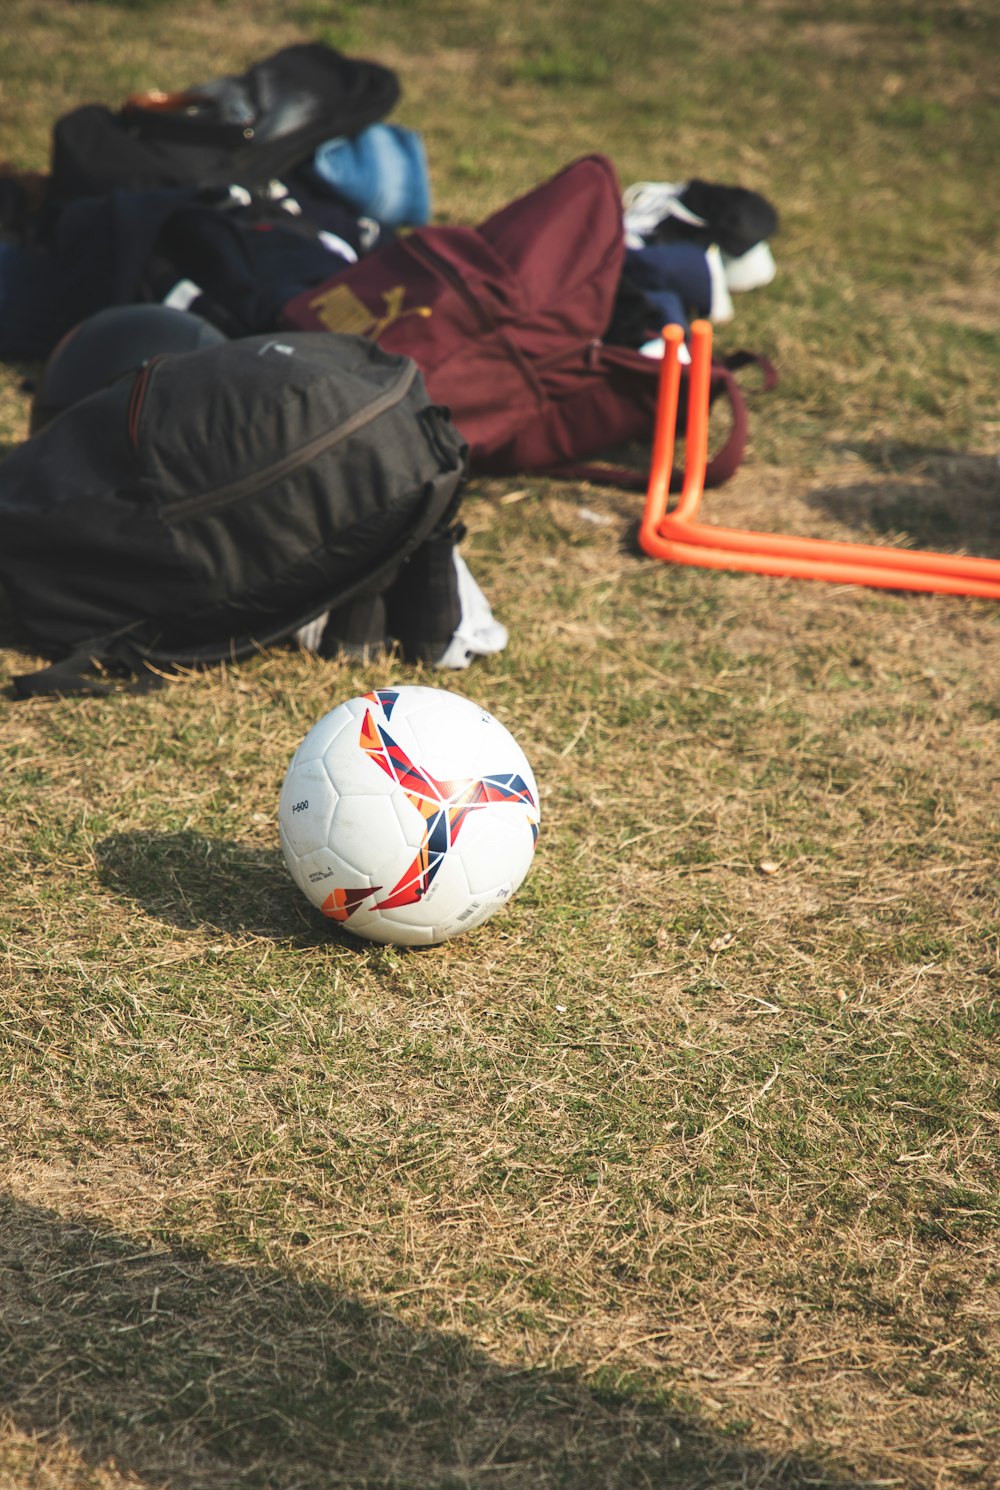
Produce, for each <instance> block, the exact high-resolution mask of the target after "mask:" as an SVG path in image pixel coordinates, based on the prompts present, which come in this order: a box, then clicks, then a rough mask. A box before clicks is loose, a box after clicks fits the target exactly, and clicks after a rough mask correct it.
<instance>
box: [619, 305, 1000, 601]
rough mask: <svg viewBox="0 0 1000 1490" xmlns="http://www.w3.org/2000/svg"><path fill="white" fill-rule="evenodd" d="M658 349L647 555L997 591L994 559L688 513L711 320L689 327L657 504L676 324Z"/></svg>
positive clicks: (841, 580) (704, 434)
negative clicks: (680, 476) (735, 524)
mask: <svg viewBox="0 0 1000 1490" xmlns="http://www.w3.org/2000/svg"><path fill="white" fill-rule="evenodd" d="M663 340H664V349H663V350H664V356H663V364H662V368H661V372H660V384H659V392H658V402H657V410H656V424H655V429H654V437H653V452H652V459H651V462H650V472H649V483H648V486H647V491H646V505H645V510H644V512H643V517H642V523H641V525H640V528H639V543H640V546H641V547H642V549H643V550H644V552H646V553H647V554H650V555H651V556H652V557H653V558H657V559H666V560H667V561H668V562H670V563H674V564H694V565H698V566H700V567H701V568H706V569H742V570H748V571H750V572H752V573H755V574H776V575H784V576H788V577H790V578H793V579H818V580H828V581H832V582H833V583H835V584H852V585H874V586H877V587H880V588H882V589H887V590H930V591H934V592H936V593H939V594H950V595H979V596H984V597H986V598H987V599H991V600H1000V560H998V559H977V558H971V557H968V556H966V555H964V554H943V553H926V552H925V553H921V552H920V551H919V550H917V549H908V548H893V547H890V546H888V545H886V546H884V547H883V546H880V545H878V544H869V543H840V542H837V541H835V540H832V539H826V538H794V537H785V536H783V535H781V534H778V533H756V532H751V531H749V530H746V529H742V528H724V527H718V526H716V525H714V524H709V523H702V522H699V521H698V520H697V517H698V509H699V507H700V505H701V499H702V495H703V492H704V484H705V465H706V462H707V458H708V394H709V376H710V372H711V359H712V326H711V323H710V322H709V321H695V322H693V323H692V326H691V370H690V382H689V386H688V414H687V426H686V431H685V445H686V455H685V470H684V482H683V485H682V488H681V494H680V498H679V500H678V503H677V505H676V507H675V508H674V509H673V511H671V512H668V511H667V503H668V499H669V493H670V473H671V470H672V468H673V460H674V441H675V438H676V427H677V402H678V395H679V393H680V377H681V367H680V360H679V351H680V347H681V344H682V343H683V340H684V333H683V331H682V329H681V328H680V327H679V326H665V327H664V329H663Z"/></svg>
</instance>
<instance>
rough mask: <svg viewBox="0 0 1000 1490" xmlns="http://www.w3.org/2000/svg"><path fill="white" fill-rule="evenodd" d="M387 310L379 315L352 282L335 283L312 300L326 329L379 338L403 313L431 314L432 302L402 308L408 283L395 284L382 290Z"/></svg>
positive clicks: (312, 305) (409, 314)
mask: <svg viewBox="0 0 1000 1490" xmlns="http://www.w3.org/2000/svg"><path fill="white" fill-rule="evenodd" d="M382 299H383V301H384V303H385V311H384V313H383V314H382V315H381V316H379V315H376V314H375V312H374V311H371V310H369V309H368V307H367V305H365V303H364V301H363V300H359V299H358V297H357V295H355V293H354V291H353V290H352V289H351V288H350V286H349V285H332V286H331V287H330V289H328V290H324V291H323V293H322V295H315V296H314V297H313V299H312V300H310V301H309V308H310V310H314V311H315V312H316V317H317V320H318V321H319V322H320V324H321V325H323V326H325V327H326V329H327V331H342V332H344V333H346V334H347V335H348V336H368V337H371V339H372V340H373V341H378V339H379V337H380V336H381V335H382V333H383V331H385V330H386V328H387V327H389V326H391V325H392V324H393V322H394V321H399V320H401V319H402V318H403V316H429V315H430V314H431V308H430V306H429V305H411V306H409V307H408V308H407V309H406V310H404V309H403V302H404V301H405V299H406V286H405V285H393V287H392V289H391V290H383V291H382Z"/></svg>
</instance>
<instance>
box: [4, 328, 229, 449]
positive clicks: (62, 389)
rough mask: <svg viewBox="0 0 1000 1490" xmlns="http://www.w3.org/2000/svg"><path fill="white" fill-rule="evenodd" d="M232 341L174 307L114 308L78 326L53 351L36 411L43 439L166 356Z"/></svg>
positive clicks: (34, 424)
mask: <svg viewBox="0 0 1000 1490" xmlns="http://www.w3.org/2000/svg"><path fill="white" fill-rule="evenodd" d="M225 340H226V337H225V336H223V334H222V332H221V331H219V330H218V329H217V328H216V327H215V326H213V325H212V324H211V322H209V321H206V320H204V319H203V318H202V317H201V316H196V315H194V314H193V313H192V312H191V311H188V310H176V309H175V308H174V307H173V306H170V305H113V306H109V307H108V308H107V309H106V310H99V311H97V312H96V313H95V314H94V315H92V316H88V317H87V318H86V320H84V321H81V322H80V323H79V325H77V326H74V327H73V329H72V330H71V331H67V333H66V335H65V336H64V337H63V338H62V340H61V341H60V342H58V343H57V345H56V346H55V347H54V348H53V350H52V352H51V354H50V356H49V359H48V361H47V362H46V364H45V367H44V369H43V371H42V374H41V377H40V378H39V380H38V385H37V387H36V389H35V395H34V399H33V401H32V405H31V421H30V433H31V434H33V435H34V434H37V433H38V431H39V430H40V429H44V427H45V425H46V424H48V423H49V421H50V420H52V419H54V418H55V417H56V415H57V414H61V413H62V412H63V410H64V409H67V408H69V406H70V405H71V404H75V403H78V402H79V401H80V399H82V398H86V397H87V396H88V395H89V394H91V393H96V392H97V390H98V389H99V388H106V387H107V385H108V384H109V383H113V382H114V381H115V379H116V378H119V377H121V375H122V374H123V373H126V372H130V371H131V370H132V369H133V368H136V367H141V366H142V364H143V363H144V362H148V361H149V359H150V357H155V356H157V355H158V354H160V353H164V352H167V353H169V352H195V351H197V350H198V349H199V348H200V347H213V346H215V345H216V344H217V343H218V342H221V341H225Z"/></svg>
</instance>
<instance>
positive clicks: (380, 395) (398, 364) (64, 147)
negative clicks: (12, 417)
mask: <svg viewBox="0 0 1000 1490" xmlns="http://www.w3.org/2000/svg"><path fill="white" fill-rule="evenodd" d="M398 96H399V85H398V80H397V79H396V78H395V76H394V74H392V73H391V72H390V71H389V70H388V69H386V68H383V67H381V66H379V65H378V64H375V63H371V62H367V61H363V60H358V59H350V58H346V57H344V56H343V55H342V54H340V53H338V52H336V51H334V50H333V49H331V48H328V47H325V46H323V45H322V44H319V43H314V44H308V45H304V46H299V47H292V48H286V49H284V50H283V51H282V52H279V53H277V54H275V56H274V57H272V58H268V59H265V60H264V61H263V62H260V63H258V64H255V65H254V66H253V67H251V68H249V69H248V71H247V72H246V73H245V74H243V75H240V76H239V77H233V78H223V79H218V80H215V81H213V82H212V83H210V84H206V85H201V86H199V87H196V88H194V89H188V90H185V91H184V92H183V93H181V94H174V95H146V96H144V97H143V98H141V99H132V100H129V101H127V103H126V104H125V105H124V106H123V107H122V108H121V109H120V110H119V111H117V112H112V111H110V110H108V109H106V108H103V107H101V106H97V105H87V106H84V107H83V108H82V109H79V110H75V111H74V112H73V113H72V114H70V115H67V116H66V117H65V118H64V119H63V120H60V121H58V122H57V124H56V126H55V129H54V135H53V158H52V170H51V173H50V175H49V177H48V178H47V179H46V180H45V181H44V183H43V186H44V191H43V194H42V196H41V199H40V200H39V201H36V202H35V203H34V205H33V210H32V211H30V212H26V211H24V210H23V203H19V204H18V205H19V207H20V208H21V215H22V217H23V218H24V221H25V223H26V227H25V228H24V229H23V230H22V231H21V233H20V236H19V238H18V240H17V243H16V248H15V252H16V254H17V255H18V256H19V257H17V258H16V259H12V260H9V261H8V264H7V268H8V269H11V268H13V269H15V270H18V271H20V272H21V273H22V275H23V286H24V293H22V294H21V295H20V297H19V305H18V315H16V316H14V317H12V318H11V320H10V321H8V322H7V325H8V332H7V338H8V340H7V343H6V344H4V343H3V342H2V340H0V356H8V357H10V356H12V355H16V356H19V357H21V358H27V359H29V360H30V359H35V360H39V359H41V358H45V359H47V360H46V364H45V367H44V370H43V372H42V375H41V377H40V379H39V382H38V385H37V387H36V395H35V404H34V410H33V418H32V430H33V432H32V435H31V437H30V438H29V439H28V440H26V441H25V442H24V443H23V444H22V445H20V446H19V447H18V448H16V449H15V450H14V451H13V452H12V453H11V454H10V455H9V456H8V457H7V458H6V459H5V460H4V461H3V462H0V582H2V583H3V584H4V586H5V588H6V590H7V592H8V595H9V598H10V600H11V602H12V605H13V608H14V612H15V615H16V617H17V618H18V620H19V622H20V624H21V625H22V627H23V630H24V632H25V635H26V637H27V639H28V641H29V642H30V644H31V645H32V646H33V647H34V648H36V649H37V651H38V652H39V653H41V654H42V655H44V656H46V657H49V658H50V659H52V660H51V663H50V665H49V666H48V667H46V668H44V669H41V670H39V671H37V672H35V673H32V674H27V675H25V676H24V677H21V678H19V679H16V680H15V682H14V688H15V691H16V692H17V693H19V694H21V695H28V694H32V693H40V692H41V693H45V692H59V693H63V692H80V691H101V690H104V689H106V688H107V687H108V686H109V683H113V682H114V680H115V679H117V678H120V677H123V676H124V677H131V678H132V679H133V680H134V683H133V686H154V685H156V684H158V683H159V682H160V681H162V679H163V678H164V677H166V676H169V675H170V673H171V672H172V671H175V670H176V669H177V667H178V666H181V667H184V666H196V665H199V664H203V663H207V662H212V661H219V660H224V659H237V658H239V657H241V656H244V655H246V654H248V653H249V652H251V651H253V650H254V649H257V648H261V647H266V646H270V645H273V644H275V643H276V642H279V641H286V640H289V639H297V640H298V641H299V642H300V644H303V645H308V646H310V647H312V648H315V649H319V650H321V651H324V652H326V653H328V654H335V653H338V652H340V653H344V652H346V653H347V654H349V655H355V654H357V655H363V654H365V653H366V652H367V651H368V649H370V648H371V647H374V646H377V645H379V644H382V643H385V642H391V643H395V644H396V645H398V646H399V647H400V648H401V650H402V652H403V654H404V656H407V657H409V658H413V659H421V660H425V661H428V662H431V663H434V664H437V665H443V666H459V667H461V666H465V665H467V663H468V662H469V661H470V659H471V658H472V657H473V656H475V655H482V654H484V653H487V652H489V651H494V650H497V649H498V648H499V647H501V646H502V645H503V644H504V642H505V640H506V633H505V631H504V629H503V627H502V626H500V625H499V623H497V622H496V621H495V620H494V618H493V617H492V615H491V614H490V611H489V607H488V604H487V603H486V601H485V597H483V595H482V592H481V591H480V590H479V589H478V586H477V585H476V584H475V581H474V580H473V579H472V577H471V575H470V574H469V572H468V568H467V566H466V565H465V564H464V562H463V561H462V559H461V557H460V555H459V553H458V549H457V546H456V545H457V543H458V540H459V539H460V537H461V535H462V531H463V530H462V527H461V524H460V522H459V519H458V514H459V507H460V503H461V498H462V493H463V489H464V485H465V482H466V479H467V477H468V475H469V473H470V471H471V472H472V473H480V472H481V473H494V474H507V473H514V472H518V473H521V472H542V473H549V474H552V475H567V476H575V477H577V478H580V477H589V478H591V479H594V480H600V481H613V482H617V483H620V484H628V485H635V486H638V485H641V484H642V483H643V480H644V477H643V473H642V472H638V471H636V470H634V469H622V468H621V467H620V466H614V465H608V464H607V462H606V461H599V458H600V457H602V456H603V455H604V454H605V453H606V452H607V451H608V450H609V449H610V448H612V447H616V446H621V445H623V444H625V443H627V442H630V441H637V440H638V441H642V440H646V439H648V437H649V434H650V431H651V427H652V421H653V413H654V409H655V402H656V393H657V384H658V364H657V362H656V359H655V357H651V356H650V355H649V349H648V348H647V349H646V351H640V350H639V347H638V345H636V343H637V342H638V341H639V340H648V339H649V338H650V337H655V334H656V332H658V330H659V326H658V325H657V324H656V309H655V306H656V302H655V299H654V300H652V301H648V300H647V301H646V302H645V305H646V309H645V311H644V312H640V314H639V316H638V317H636V316H635V315H634V314H633V315H632V321H633V325H634V327H635V328H637V329H636V330H635V331H634V334H630V335H629V336H628V337H624V338H623V337H618V338H617V339H615V338H614V336H613V328H614V326H615V325H616V324H618V325H621V324H622V321H623V318H626V319H627V316H626V312H634V310H635V306H636V303H637V297H636V294H635V291H634V286H633V284H632V282H631V281H630V279H629V275H628V273H627V272H626V270H627V256H628V255H629V254H630V253H632V252H633V251H632V250H630V249H629V248H628V247H627V243H626V235H625V232H624V230H623V194H622V190H621V187H620V184H619V182H618V179H617V176H616V173H615V170H614V167H613V166H612V164H611V162H610V161H609V160H607V159H606V158H605V157H603V156H601V155H590V156H586V157H584V158H583V159H581V160H578V161H575V162H573V163H572V164H570V165H569V166H567V167H566V168H565V169H564V170H562V171H560V172H559V173H558V174H557V175H555V176H554V177H552V178H551V179H550V180H548V181H545V182H543V183H542V184H541V185H539V186H537V187H535V188H533V189H532V190H530V191H528V192H527V193H526V194H525V195H523V196H521V197H519V198H518V199H516V200H514V201H513V202H511V203H509V204H508V205H507V206H505V207H504V208H503V209H502V210H501V211H499V212H497V213H495V214H494V215H493V216H491V217H490V218H488V219H487V220H486V221H485V222H483V223H481V224H480V225H479V226H478V227H464V226H453V227H437V226H431V225H428V223H427V221H426V218H427V216H428V215H429V207H430V203H429V189H428V182H427V179H426V162H425V160H424V158H423V155H422V150H421V147H420V142H419V137H418V136H416V135H415V134H414V132H413V131H408V130H400V129H396V128H395V127H394V126H388V125H386V124H385V123H384V118H385V115H386V114H387V113H388V112H389V111H390V110H391V108H392V107H393V106H394V104H395V102H396V100H397V98H398ZM320 165H322V166H323V168H324V169H325V170H327V171H328V176H327V178H325V186H324V183H323V182H321V181H320V179H319V174H318V167H319V166H320ZM333 182H336V186H333V185H332V183H333ZM759 200H761V199H758V202H759ZM371 207H374V210H375V211H377V212H379V216H378V217H375V216H371V215H369V213H368V211H367V210H366V209H367V208H371ZM666 216H670V214H669V213H667V214H666ZM687 216H690V214H685V212H684V211H683V210H682V211H680V212H679V217H680V219H681V220H682V221H684V222H685V231H689V230H688V229H687V228H686V217H687ZM406 218H408V219H409V222H408V223H407V222H405V219H406ZM695 221H696V222H698V221H701V222H702V226H703V227H704V220H703V219H697V218H696V219H695ZM404 228H405V230H403V229H404ZM9 237H10V235H8V239H9ZM11 246H12V245H10V243H8V245H7V247H8V248H10V247H11ZM687 247H690V245H688V246H687ZM3 249H4V245H3V244H2V243H0V256H2V253H3ZM686 251H687V249H685V252H686ZM703 253H704V251H703V250H702V249H699V250H698V252H697V253H696V254H695V257H694V260H693V261H691V260H690V256H689V259H688V260H685V259H684V254H683V253H682V254H681V257H680V258H679V259H678V258H677V257H676V255H675V258H674V262H682V263H686V262H689V261H690V262H694V263H695V266H696V269H697V271H698V272H699V273H701V265H702V263H703V262H704V258H703ZM648 258H649V261H650V262H652V255H651V254H650V255H649V256H648ZM632 267H634V268H637V269H639V268H642V269H645V268H646V267H647V264H645V263H642V264H640V263H639V261H638V259H636V260H635V263H634V265H633V266H632ZM8 277H9V276H8ZM703 277H704V278H705V281H706V283H707V280H708V276H707V275H704V276H703ZM626 290H630V291H631V293H632V299H631V301H628V300H626V298H625V291H626ZM33 291H34V292H35V293H34V295H33V293H32V292H33ZM699 293H701V292H700V291H699ZM705 293H707V291H706V292H705ZM641 298H642V297H641V295H640V296H639V297H638V299H639V300H640V301H641ZM692 303H693V302H692ZM694 308H695V309H700V307H698V306H697V305H695V306H694ZM681 313H683V311H682V312H681ZM168 321H169V322H170V325H169V327H168V326H167V322H168ZM178 323H182V324H181V325H180V330H179V331H178ZM123 328H124V330H123ZM140 328H141V329H140ZM144 337H145V338H146V340H145V341H144V340H143V338H144ZM629 343H631V344H629ZM748 361H758V362H759V361H760V359H754V358H751V357H750V356H749V355H748V354H744V353H740V354H736V355H735V356H734V357H731V358H730V359H728V360H724V359H720V360H718V361H717V362H716V363H715V365H714V367H713V377H712V398H713V400H715V399H719V400H720V401H721V402H722V403H724V404H725V405H726V408H727V411H728V417H727V419H726V434H725V437H724V439H723V440H722V442H721V444H719V445H718V448H716V449H715V450H714V453H713V455H712V458H711V460H710V463H709V470H708V476H707V480H708V483H709V484H713V483H718V482H720V481H723V480H725V479H727V477H728V476H730V475H731V474H732V472H733V471H734V470H735V469H736V466H737V465H738V464H739V461H740V459H741V458H742V454H743V450H744V446H745V441H746V431H747V418H746V406H745V402H744V399H743V395H742V392H741V390H740V386H739V384H738V383H737V381H736V378H735V377H734V370H735V368H736V367H738V366H740V365H742V364H743V363H745V362H748ZM765 371H768V370H767V369H765Z"/></svg>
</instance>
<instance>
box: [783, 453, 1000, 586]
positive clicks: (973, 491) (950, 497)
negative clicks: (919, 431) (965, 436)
mask: <svg viewBox="0 0 1000 1490" xmlns="http://www.w3.org/2000/svg"><path fill="white" fill-rule="evenodd" d="M844 451H845V453H851V454H853V455H855V456H861V458H862V459H863V460H864V461H865V463H866V464H867V465H869V466H870V467H872V468H874V470H875V471H877V472H878V473H879V474H878V476H877V477H875V478H873V479H872V480H869V481H861V482H857V483H854V484H852V485H850V486H836V487H830V488H827V489H820V490H816V491H813V492H811V493H810V494H809V495H808V496H807V497H806V499H805V500H806V502H807V504H808V505H809V506H811V507H814V508H819V509H821V510H823V511H824V512H827V513H829V514H830V515H831V516H832V517H835V518H837V519H838V520H839V521H840V522H843V523H847V524H849V525H850V526H851V527H854V528H859V529H864V528H868V529H873V530H874V531H875V532H876V533H880V534H891V535H895V534H906V535H907V537H908V539H909V540H910V545H909V546H912V547H914V548H917V549H934V548H942V549H947V550H950V549H955V550H958V549H962V550H965V551H967V552H969V553H971V554H976V555H978V556H980V557H982V558H990V557H993V556H996V555H1000V464H998V462H997V458H996V457H995V456H987V455H969V454H966V453H965V452H963V451H960V450H949V449H945V448H942V447H933V446H922V445H906V444H902V443H897V442H892V441H884V442H880V443H877V444H871V445H862V446H858V445H852V446H850V447H844Z"/></svg>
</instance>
